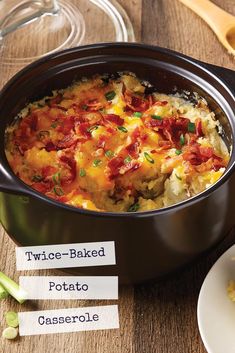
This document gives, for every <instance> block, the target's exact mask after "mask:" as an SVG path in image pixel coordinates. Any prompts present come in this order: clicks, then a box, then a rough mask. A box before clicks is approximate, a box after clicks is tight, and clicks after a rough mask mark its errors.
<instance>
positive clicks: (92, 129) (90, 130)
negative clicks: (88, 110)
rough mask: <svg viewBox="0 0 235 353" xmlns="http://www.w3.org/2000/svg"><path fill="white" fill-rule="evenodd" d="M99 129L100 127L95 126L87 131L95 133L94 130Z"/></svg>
mask: <svg viewBox="0 0 235 353" xmlns="http://www.w3.org/2000/svg"><path fill="white" fill-rule="evenodd" d="M98 127H99V126H97V125H93V126H91V127H89V128H88V129H87V131H88V132H92V131H94V130H97V129H98Z"/></svg>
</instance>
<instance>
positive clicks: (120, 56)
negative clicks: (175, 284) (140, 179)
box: [0, 43, 235, 283]
mask: <svg viewBox="0 0 235 353" xmlns="http://www.w3.org/2000/svg"><path fill="white" fill-rule="evenodd" d="M120 71H132V72H135V74H136V75H137V76H138V77H139V78H140V79H142V80H147V81H149V82H150V83H151V84H153V85H154V86H155V87H156V89H157V90H158V91H159V92H162V93H166V94H170V93H173V92H175V90H176V89H177V91H178V92H182V91H185V90H186V91H189V92H191V93H193V92H197V93H198V94H199V95H201V96H202V97H204V98H205V99H206V100H207V102H208V103H209V106H210V108H211V109H212V110H213V111H214V112H215V113H216V118H217V119H218V120H219V121H220V124H221V126H222V129H223V139H224V142H225V143H226V145H227V147H228V149H229V150H231V158H230V161H229V164H228V166H227V168H226V171H225V173H224V174H223V176H222V177H221V179H219V180H218V181H217V182H216V183H215V184H214V185H213V186H212V187H210V188H209V189H207V190H205V191H204V192H202V193H200V194H198V195H196V196H194V197H192V198H190V199H189V200H186V201H182V202H180V203H177V204H175V205H172V206H169V207H166V208H161V209H159V210H151V211H144V212H138V213H133V212H127V213H114V212H111V213H107V212H96V211H90V210H83V209H77V208H74V207H71V206H69V205H65V204H61V203H59V202H57V201H55V200H52V199H49V198H48V197H46V196H44V195H42V194H40V193H38V192H37V191H35V190H33V189H32V188H30V187H28V186H27V185H26V184H24V183H23V182H22V181H21V180H20V179H19V178H18V177H16V176H15V175H14V173H13V172H12V170H11V168H10V166H9V164H8V162H7V160H6V156H5V153H4V133H5V129H6V126H7V125H8V124H10V123H11V122H12V121H13V119H14V117H15V116H17V114H18V113H19V112H20V111H21V109H22V108H23V107H24V106H25V105H27V103H29V102H33V101H36V100H39V99H41V98H42V97H44V96H48V95H50V94H51V92H52V90H55V89H61V88H65V87H67V86H68V85H70V84H71V83H72V82H73V80H74V79H79V78H81V77H84V76H88V77H90V76H92V75H94V74H103V73H104V72H105V73H108V74H113V73H116V72H120ZM234 87H235V74H234V72H233V71H231V70H227V69H222V68H217V67H214V66H211V65H207V64H204V63H200V62H197V61H195V60H193V59H191V58H187V57H185V56H183V55H181V54H178V53H175V52H172V51H170V50H167V49H161V48H157V47H151V46H146V45H142V44H122V43H118V44H112V43H110V44H97V45H90V46H85V47H80V48H75V49H70V50H67V51H64V52H61V53H56V54H53V55H51V56H48V57H45V58H43V59H41V60H39V61H37V62H35V63H33V64H31V65H29V66H28V67H26V68H25V69H23V70H22V71H21V72H19V73H18V74H17V75H16V76H15V77H14V78H13V79H11V80H10V81H9V83H8V84H7V85H6V86H5V87H4V89H3V90H2V92H1V95H0V112H1V113H0V114H1V120H2V124H1V131H0V143H1V152H0V153H1V154H0V159H1V167H0V168H1V170H0V173H1V174H0V190H1V194H0V197H1V210H0V219H1V222H2V225H3V226H4V228H5V229H6V230H7V232H8V233H9V234H10V235H11V236H12V237H13V239H14V240H15V241H16V242H17V243H19V244H20V245H40V244H59V243H73V242H78V243H80V242H94V241H106V240H112V241H115V247H116V256H117V265H116V266H108V267H96V268H84V269H78V272H77V273H83V274H91V275H95V274H96V275H111V274H117V275H119V276H120V279H121V282H132V283H133V282H140V281H144V280H149V279H153V278H157V277H159V276H162V275H165V274H167V273H170V272H172V271H174V270H176V269H177V268H179V267H181V266H183V265H185V264H187V263H188V262H190V261H192V260H193V259H195V258H196V257H197V256H198V255H199V254H201V253H203V252H204V251H206V250H207V249H209V248H210V247H211V246H213V245H214V244H216V243H217V242H218V241H219V240H221V239H222V238H223V237H224V236H225V235H226V232H227V231H228V230H229V229H230V228H231V226H232V225H233V224H234V222H233V220H232V214H233V213H234V209H235V205H234V204H235V200H234V189H235V180H234V163H235V161H234V158H235V157H234V154H235V152H234V149H233V144H234V128H235V120H234V119H235V118H234V115H235V97H234ZM188 99H189V100H190V99H193V95H189V96H188ZM73 271H74V270H73Z"/></svg>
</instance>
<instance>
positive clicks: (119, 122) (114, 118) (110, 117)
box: [104, 114, 125, 126]
mask: <svg viewBox="0 0 235 353" xmlns="http://www.w3.org/2000/svg"><path fill="white" fill-rule="evenodd" d="M104 120H107V121H110V122H111V123H114V124H116V125H118V126H122V125H123V124H124V121H125V120H124V119H122V118H121V117H120V116H119V115H117V114H106V115H104Z"/></svg>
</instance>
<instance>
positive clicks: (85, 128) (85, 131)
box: [78, 123, 91, 139]
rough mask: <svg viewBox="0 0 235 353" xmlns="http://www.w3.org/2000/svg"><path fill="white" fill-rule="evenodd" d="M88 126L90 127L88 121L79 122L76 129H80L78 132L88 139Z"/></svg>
mask: <svg viewBox="0 0 235 353" xmlns="http://www.w3.org/2000/svg"><path fill="white" fill-rule="evenodd" d="M89 127H90V124H89V123H81V124H80V125H79V126H78V129H79V131H80V133H81V134H82V135H83V136H84V137H86V138H87V139H89V138H90V137H91V133H90V131H89Z"/></svg>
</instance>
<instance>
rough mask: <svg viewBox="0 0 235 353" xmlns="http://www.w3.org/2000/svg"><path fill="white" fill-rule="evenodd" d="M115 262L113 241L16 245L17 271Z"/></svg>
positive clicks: (111, 263) (113, 263)
mask: <svg viewBox="0 0 235 353" xmlns="http://www.w3.org/2000/svg"><path fill="white" fill-rule="evenodd" d="M115 264H116V256H115V246H114V242H113V241H104V242H97V243H75V244H60V245H43V246H28V247H16V268H17V270H18V271H21V270H40V269H49V268H66V267H87V266H104V265H115Z"/></svg>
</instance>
